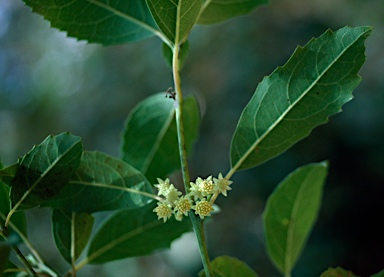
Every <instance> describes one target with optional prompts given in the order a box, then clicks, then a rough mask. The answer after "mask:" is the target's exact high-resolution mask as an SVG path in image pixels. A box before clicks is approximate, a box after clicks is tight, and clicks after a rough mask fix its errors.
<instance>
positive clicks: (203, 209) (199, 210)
mask: <svg viewBox="0 0 384 277" xmlns="http://www.w3.org/2000/svg"><path fill="white" fill-rule="evenodd" d="M192 209H194V210H195V214H196V215H198V216H200V218H201V219H203V218H204V217H206V216H210V215H211V212H212V211H213V207H212V204H211V203H209V202H208V201H207V200H206V199H205V198H203V199H202V200H201V201H197V202H196V205H194V206H192Z"/></svg>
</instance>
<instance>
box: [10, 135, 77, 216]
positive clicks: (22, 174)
mask: <svg viewBox="0 0 384 277" xmlns="http://www.w3.org/2000/svg"><path fill="white" fill-rule="evenodd" d="M82 150H83V147H82V144H81V138H79V137H76V136H73V135H71V134H69V133H63V134H60V135H57V136H52V135H51V136H49V137H48V138H46V139H45V140H44V141H43V142H42V143H41V144H39V145H37V146H35V147H33V149H32V150H31V151H30V152H29V153H28V154H26V155H25V156H24V157H23V158H22V159H21V160H20V162H19V167H18V168H17V171H16V175H15V178H14V179H13V180H12V182H11V185H12V188H11V203H12V207H14V206H15V205H20V206H19V207H18V208H21V209H28V208H32V207H34V206H37V205H40V204H41V203H42V202H43V201H44V200H47V199H49V198H51V197H54V196H55V195H57V194H59V192H60V190H61V189H62V188H63V186H64V185H65V184H66V183H67V182H68V181H69V179H70V178H71V176H72V174H73V173H75V172H76V170H77V168H78V167H79V165H80V160H81V155H82V153H83V151H82Z"/></svg>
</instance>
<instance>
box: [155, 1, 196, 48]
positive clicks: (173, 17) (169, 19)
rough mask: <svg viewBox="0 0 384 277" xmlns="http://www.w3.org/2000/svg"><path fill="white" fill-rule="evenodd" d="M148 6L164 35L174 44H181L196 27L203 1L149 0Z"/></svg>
mask: <svg viewBox="0 0 384 277" xmlns="http://www.w3.org/2000/svg"><path fill="white" fill-rule="evenodd" d="M147 4H148V7H149V10H150V11H151V13H152V16H153V18H154V19H155V21H156V23H157V25H158V26H159V28H160V30H161V31H162V32H163V34H164V35H165V36H166V37H167V38H168V39H169V40H170V41H172V42H173V43H174V44H179V43H180V42H183V41H184V39H185V38H186V37H187V36H188V34H189V32H190V31H191V29H192V27H193V26H194V25H195V23H196V20H197V17H198V15H199V12H200V8H201V5H202V1H201V0H198V1H196V0H174V1H169V0H147Z"/></svg>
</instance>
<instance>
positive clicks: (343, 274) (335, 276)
mask: <svg viewBox="0 0 384 277" xmlns="http://www.w3.org/2000/svg"><path fill="white" fill-rule="evenodd" d="M320 277H357V276H356V275H355V274H353V273H352V271H349V270H345V269H343V268H341V267H336V268H329V269H328V270H326V271H324V272H323V273H322V274H321V275H320Z"/></svg>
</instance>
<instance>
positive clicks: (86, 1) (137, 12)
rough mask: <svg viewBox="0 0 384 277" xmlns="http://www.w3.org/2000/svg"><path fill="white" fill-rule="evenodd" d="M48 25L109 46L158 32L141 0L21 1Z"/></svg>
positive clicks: (76, 36)
mask: <svg viewBox="0 0 384 277" xmlns="http://www.w3.org/2000/svg"><path fill="white" fill-rule="evenodd" d="M23 1H24V2H25V4H27V5H28V6H30V7H32V11H33V12H36V13H39V14H41V15H42V16H44V18H45V19H47V20H49V21H50V22H51V25H52V27H55V28H58V29H60V30H62V31H66V32H67V33H68V35H69V36H71V37H75V38H77V39H81V40H87V41H88V42H95V43H100V44H102V45H112V44H121V43H128V42H134V41H138V40H142V39H145V38H148V37H151V36H153V35H159V31H158V29H157V26H156V23H155V22H154V20H153V18H152V16H151V14H150V12H149V10H148V7H147V5H146V3H145V0H136V1H119V0H108V1H107V0H73V1H70V2H68V1H56V0H44V1H40V0H23Z"/></svg>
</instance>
